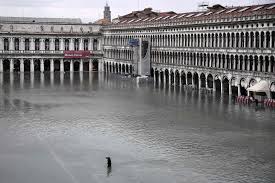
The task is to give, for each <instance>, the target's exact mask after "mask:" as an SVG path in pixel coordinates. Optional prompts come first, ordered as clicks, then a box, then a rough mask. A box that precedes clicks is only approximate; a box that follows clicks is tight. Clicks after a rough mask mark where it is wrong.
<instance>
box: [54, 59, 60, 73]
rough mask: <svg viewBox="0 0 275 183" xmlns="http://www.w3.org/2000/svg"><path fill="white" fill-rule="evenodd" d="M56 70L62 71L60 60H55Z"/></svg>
mask: <svg viewBox="0 0 275 183" xmlns="http://www.w3.org/2000/svg"><path fill="white" fill-rule="evenodd" d="M53 68H54V72H60V60H54V66H53Z"/></svg>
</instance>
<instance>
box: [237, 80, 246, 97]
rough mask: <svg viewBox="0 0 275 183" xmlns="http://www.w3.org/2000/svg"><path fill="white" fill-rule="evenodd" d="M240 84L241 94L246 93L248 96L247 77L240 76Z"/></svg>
mask: <svg viewBox="0 0 275 183" xmlns="http://www.w3.org/2000/svg"><path fill="white" fill-rule="evenodd" d="M239 84H240V92H241V93H240V94H241V95H244V96H247V90H246V88H247V84H246V79H245V78H240V82H239Z"/></svg>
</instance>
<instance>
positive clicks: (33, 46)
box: [30, 38, 35, 51]
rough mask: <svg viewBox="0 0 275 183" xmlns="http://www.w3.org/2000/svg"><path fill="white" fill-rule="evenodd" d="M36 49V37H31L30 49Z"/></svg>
mask: <svg viewBox="0 0 275 183" xmlns="http://www.w3.org/2000/svg"><path fill="white" fill-rule="evenodd" d="M34 50H35V45H34V39H33V38H30V51H34Z"/></svg>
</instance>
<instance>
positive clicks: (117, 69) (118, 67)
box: [104, 62, 133, 74]
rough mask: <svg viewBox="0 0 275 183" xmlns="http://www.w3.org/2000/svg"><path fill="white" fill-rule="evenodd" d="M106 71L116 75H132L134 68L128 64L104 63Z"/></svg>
mask: <svg viewBox="0 0 275 183" xmlns="http://www.w3.org/2000/svg"><path fill="white" fill-rule="evenodd" d="M104 71H105V72H110V73H116V74H132V73H133V66H132V65H131V64H128V63H117V62H116V63H115V62H104Z"/></svg>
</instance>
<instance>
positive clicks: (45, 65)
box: [44, 59, 51, 72]
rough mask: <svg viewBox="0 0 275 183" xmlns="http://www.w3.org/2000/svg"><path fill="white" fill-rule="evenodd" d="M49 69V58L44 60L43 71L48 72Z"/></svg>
mask: <svg viewBox="0 0 275 183" xmlns="http://www.w3.org/2000/svg"><path fill="white" fill-rule="evenodd" d="M50 70H51V62H50V60H48V59H47V60H44V71H45V72H49V71H50Z"/></svg>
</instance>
